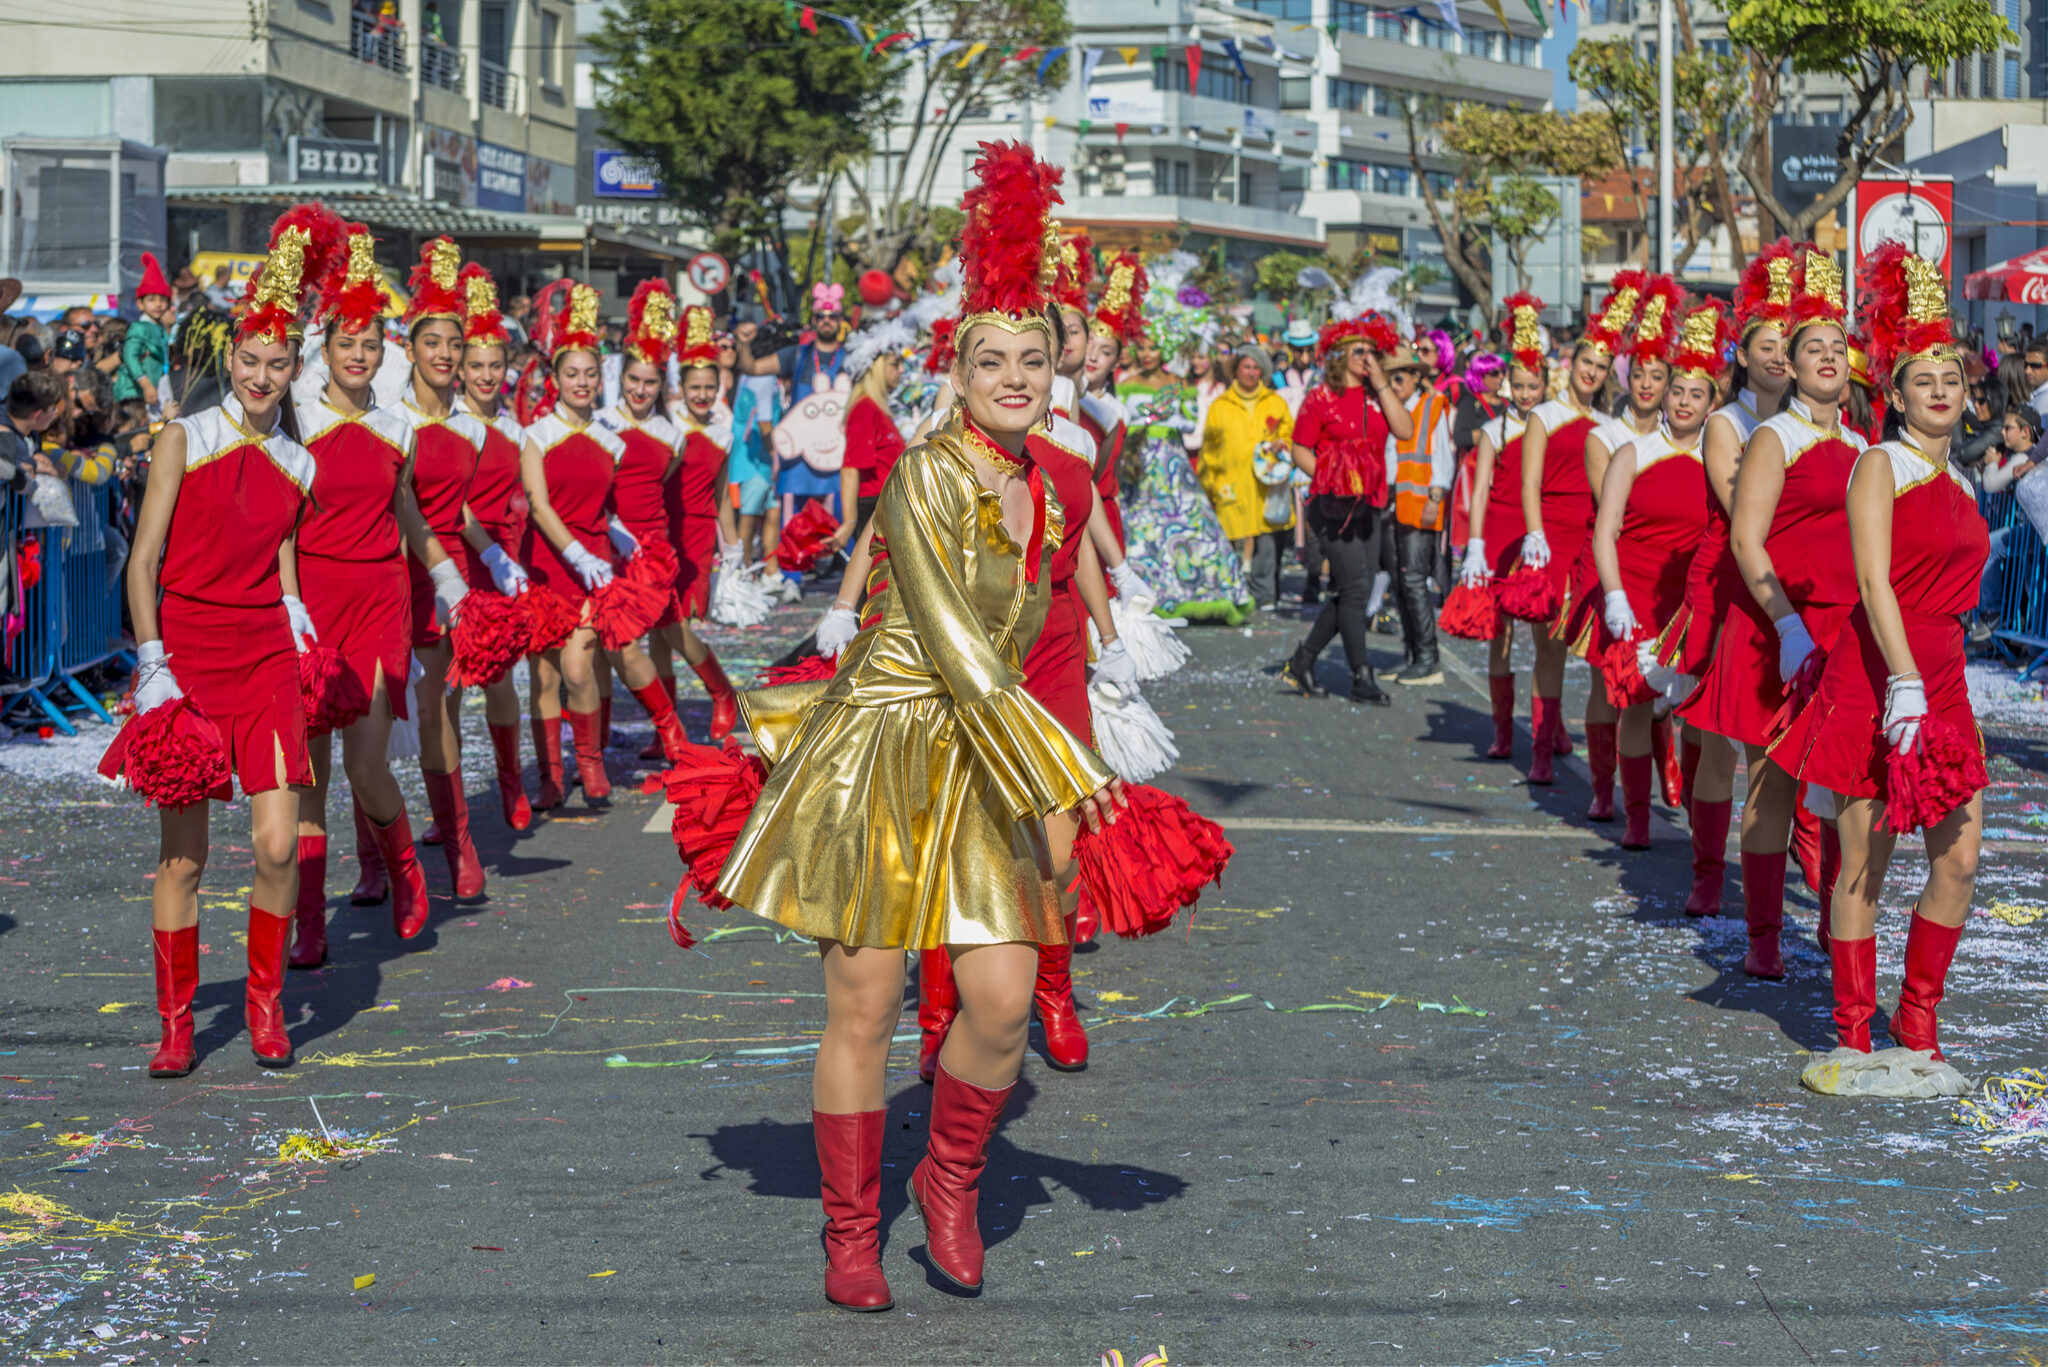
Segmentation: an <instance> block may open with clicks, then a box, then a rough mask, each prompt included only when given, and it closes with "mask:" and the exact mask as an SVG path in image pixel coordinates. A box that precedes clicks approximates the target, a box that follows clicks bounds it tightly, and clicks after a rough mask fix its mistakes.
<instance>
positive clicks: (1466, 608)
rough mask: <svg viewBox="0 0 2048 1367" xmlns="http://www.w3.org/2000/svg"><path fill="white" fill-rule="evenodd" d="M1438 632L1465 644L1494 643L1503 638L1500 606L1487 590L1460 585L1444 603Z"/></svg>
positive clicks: (1438, 615)
mask: <svg viewBox="0 0 2048 1367" xmlns="http://www.w3.org/2000/svg"><path fill="white" fill-rule="evenodd" d="M1436 624H1437V629H1438V630H1440V631H1442V632H1443V633H1444V634H1445V635H1446V636H1455V637H1457V638H1458V639H1459V640H1461V641H1491V640H1492V639H1493V638H1494V637H1496V636H1498V635H1500V604H1498V603H1496V602H1494V601H1493V595H1492V594H1491V593H1489V592H1487V591H1486V590H1485V589H1483V588H1474V587H1473V586H1472V585H1470V584H1460V585H1458V586H1457V587H1456V588H1454V589H1452V590H1451V592H1450V594H1449V596H1448V597H1446V598H1445V599H1444V608H1443V611H1442V612H1440V613H1438V614H1437V619H1436Z"/></svg>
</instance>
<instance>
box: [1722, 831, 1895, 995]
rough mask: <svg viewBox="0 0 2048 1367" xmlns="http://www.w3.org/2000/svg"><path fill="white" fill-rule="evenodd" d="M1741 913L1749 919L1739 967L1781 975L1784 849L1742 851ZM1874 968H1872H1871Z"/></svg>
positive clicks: (1754, 975)
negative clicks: (1746, 944)
mask: <svg viewBox="0 0 2048 1367" xmlns="http://www.w3.org/2000/svg"><path fill="white" fill-rule="evenodd" d="M1742 916H1743V919H1744V920H1745V921H1747V922H1748V923H1749V954H1748V957H1746V958H1744V959H1743V961H1742V971H1743V972H1744V973H1747V974H1748V975H1749V976H1750V977H1752V978H1773V979H1775V978H1782V977H1784V976H1785V960H1784V959H1783V958H1782V957H1781V956H1780V954H1779V953H1778V933H1779V931H1781V930H1782V929H1783V928H1784V925H1785V852H1784V851H1783V850H1780V851H1778V852H1777V853H1776V854H1751V853H1749V852H1748V851H1747V850H1745V851H1743V854H1742ZM1873 971H1874V970H1873Z"/></svg>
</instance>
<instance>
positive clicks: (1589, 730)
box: [1586, 721, 1621, 821]
mask: <svg viewBox="0 0 2048 1367" xmlns="http://www.w3.org/2000/svg"><path fill="white" fill-rule="evenodd" d="M1620 729H1621V728H1620V724H1619V723H1618V722H1611V721H1589V722H1587V723H1586V767H1587V768H1588V769H1590V770H1592V771H1593V802H1592V805H1591V806H1589V807H1587V808H1586V820H1588V821H1612V820H1614V761H1615V756H1616V754H1617V752H1618V748H1617V747H1618V741H1617V734H1618V732H1619V731H1620Z"/></svg>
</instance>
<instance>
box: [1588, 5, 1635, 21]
mask: <svg viewBox="0 0 2048 1367" xmlns="http://www.w3.org/2000/svg"><path fill="white" fill-rule="evenodd" d="M1635 18H1636V16H1635V4H1634V0H1593V7H1592V12H1591V19H1592V22H1594V23H1596V24H1632V23H1634V22H1635Z"/></svg>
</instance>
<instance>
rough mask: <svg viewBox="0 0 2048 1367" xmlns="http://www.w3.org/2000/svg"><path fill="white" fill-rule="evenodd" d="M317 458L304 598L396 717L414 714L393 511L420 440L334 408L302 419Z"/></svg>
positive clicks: (318, 624)
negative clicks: (408, 460) (379, 683)
mask: <svg viewBox="0 0 2048 1367" xmlns="http://www.w3.org/2000/svg"><path fill="white" fill-rule="evenodd" d="M299 426H300V431H301V432H303V433H304V434H305V436H306V448H307V449H308V450H309V451H311V452H312V454H313V463H314V469H315V473H314V476H313V491H312V507H311V508H310V509H309V510H308V511H307V514H306V522H305V525H304V526H303V527H302V528H300V530H299V543H298V550H299V596H300V597H301V598H302V599H303V600H304V601H305V604H306V612H307V614H308V615H310V616H311V617H312V619H313V630H314V632H315V634H317V635H318V636H319V638H320V644H321V645H323V646H328V647H330V648H332V649H334V650H338V651H340V652H341V657H342V659H344V660H346V661H347V662H348V666H349V668H350V669H353V670H354V671H355V672H356V675H357V677H358V678H360V679H361V680H362V681H363V689H364V691H366V692H375V691H376V687H377V677H378V675H380V674H381V675H382V676H383V678H384V685H385V687H384V692H385V695H386V696H387V697H388V698H389V699H390V700H391V715H392V716H394V717H399V718H405V717H409V716H411V715H412V713H411V711H410V708H411V701H410V698H411V693H412V690H411V689H410V688H409V687H407V682H408V680H410V678H411V677H412V644H413V629H412V625H413V624H412V589H411V585H410V583H409V582H408V581H407V578H406V570H405V552H404V550H403V548H402V547H401V545H400V543H399V535H398V517H397V515H396V514H394V513H393V512H392V511H391V506H392V502H393V500H395V499H396V498H397V496H398V480H399V477H400V475H401V474H403V473H404V470H405V461H406V457H407V455H408V454H409V453H410V451H411V446H412V432H411V429H410V428H408V427H407V425H406V424H405V422H404V421H403V420H402V419H401V418H399V417H398V415H396V414H395V413H392V412H389V411H387V410H385V409H381V408H373V409H371V410H370V411H368V412H367V413H363V414H360V415H357V416H355V417H345V416H343V415H342V414H341V413H338V412H336V411H335V410H334V409H332V408H329V407H328V406H327V405H326V404H324V403H313V404H309V405H307V406H306V407H305V408H304V409H302V410H300V413H299Z"/></svg>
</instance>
